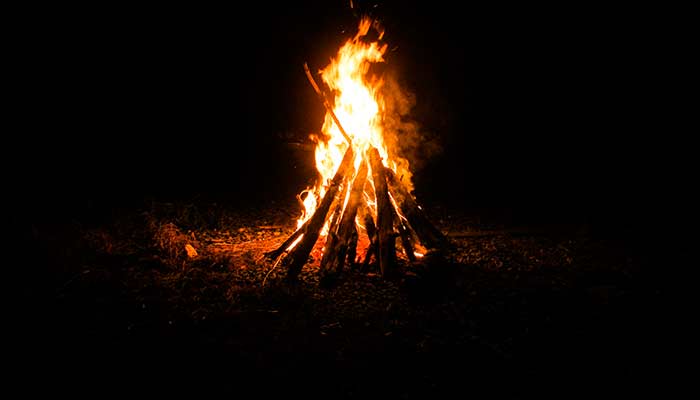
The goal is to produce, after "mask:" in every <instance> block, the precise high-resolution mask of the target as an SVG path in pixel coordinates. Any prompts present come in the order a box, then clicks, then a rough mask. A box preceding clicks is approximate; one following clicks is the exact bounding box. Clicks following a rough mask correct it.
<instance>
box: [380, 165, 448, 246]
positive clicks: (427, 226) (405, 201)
mask: <svg viewBox="0 0 700 400" xmlns="http://www.w3.org/2000/svg"><path fill="white" fill-rule="evenodd" d="M386 175H387V182H388V183H389V191H390V192H391V193H392V194H393V196H394V199H395V200H396V202H397V205H398V207H399V209H400V210H401V213H402V214H403V216H404V217H406V220H408V223H409V225H410V226H411V228H412V229H413V231H414V232H416V235H417V236H418V239H419V240H420V241H421V243H422V244H423V245H424V246H426V247H427V248H432V249H438V250H443V249H445V248H447V245H448V241H447V238H446V237H445V236H444V235H443V234H442V232H440V231H439V230H438V229H437V228H436V227H435V225H433V224H432V223H431V222H430V220H429V219H428V217H426V216H425V213H423V210H422V209H421V208H420V206H419V205H418V203H416V200H415V199H414V198H413V196H412V195H411V194H410V193H409V192H408V190H407V189H406V187H405V186H404V185H402V184H401V182H399V180H398V179H397V178H396V175H395V174H394V172H393V171H391V170H390V169H388V168H387V169H386Z"/></svg>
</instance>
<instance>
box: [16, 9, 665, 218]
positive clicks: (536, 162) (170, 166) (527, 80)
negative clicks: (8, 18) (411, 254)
mask: <svg viewBox="0 0 700 400" xmlns="http://www.w3.org/2000/svg"><path fill="white" fill-rule="evenodd" d="M355 3H356V9H355V10H354V11H353V10H350V8H349V6H348V5H349V2H347V1H324V2H284V3H283V4H277V3H269V4H268V3H265V2H249V3H241V4H240V5H239V4H236V5H234V6H226V7H222V8H217V7H214V8H207V7H201V6H196V7H195V6H182V7H180V6H170V5H168V6H163V7H147V8H146V7H141V6H139V7H136V6H114V7H113V8H112V7H106V6H100V7H98V8H94V9H84V8H81V9H75V10H71V9H65V8H61V9H58V10H48V9H44V10H40V11H36V13H35V14H33V15H32V16H33V23H34V24H35V25H34V26H42V29H40V30H32V29H30V28H27V35H28V36H29V37H30V38H31V39H32V46H28V47H27V48H26V49H25V51H26V52H27V55H30V56H31V57H28V58H27V59H26V61H25V63H26V68H25V69H26V72H28V74H29V76H30V78H31V79H29V78H28V79H27V82H26V88H27V89H26V91H25V93H24V96H26V101H27V102H31V103H32V104H37V105H38V108H37V109H40V110H41V111H40V112H39V113H38V115H31V118H28V122H27V125H26V126H25V131H26V135H22V137H21V138H20V139H19V140H20V142H22V144H23V145H25V146H26V148H27V149H28V151H29V156H28V159H27V161H26V162H27V163H28V164H31V165H34V164H41V165H45V166H47V168H42V169H40V170H39V171H38V172H37V173H36V175H35V177H34V178H35V179H33V180H31V181H25V180H21V182H20V186H22V191H23V192H24V193H27V194H29V196H28V197H29V198H31V199H38V200H34V201H37V202H38V203H41V204H42V205H44V206H45V205H46V204H45V200H44V199H45V198H46V196H49V197H50V198H52V201H51V203H52V204H56V207H57V208H61V209H72V208H74V207H77V209H80V208H81V207H83V206H84V205H85V204H88V203H89V204H95V203H97V204H106V205H107V207H112V206H119V205H121V204H122V203H123V204H137V203H138V202H139V201H141V200H142V199H143V198H144V197H147V196H161V197H162V198H171V197H172V198H191V197H196V196H200V195H201V196H209V195H211V196H213V197H220V198H224V199H235V198H238V197H240V193H241V192H242V191H244V190H245V191H247V192H248V193H250V194H251V195H252V196H253V197H254V198H256V199H258V200H264V199H268V198H273V197H275V196H277V197H279V195H280V192H284V193H283V195H285V196H286V195H287V194H288V193H296V192H298V191H299V190H300V189H301V188H303V186H304V185H305V183H306V182H307V181H308V180H309V179H310V178H312V177H309V176H300V174H299V173H298V169H297V168H296V167H297V166H298V165H297V164H299V160H298V159H295V158H294V157H293V156H291V155H290V152H289V147H288V144H287V143H288V142H294V141H302V142H303V141H305V140H306V138H307V135H308V134H309V133H311V132H313V131H314V130H317V129H319V127H320V124H321V121H322V116H323V113H324V110H323V108H322V105H321V104H320V103H319V102H318V100H317V98H316V97H315V96H314V93H313V91H312V90H311V88H310V86H309V85H308V82H307V81H306V79H305V76H304V74H303V69H302V66H303V63H304V62H305V61H308V62H309V63H310V65H311V66H312V68H316V69H319V68H322V67H323V66H325V65H326V64H327V62H328V60H329V58H330V57H331V56H333V54H334V53H335V52H336V50H337V49H338V47H339V46H340V45H341V44H342V43H343V42H344V41H345V40H347V38H348V37H350V36H351V35H353V34H354V33H355V28H356V24H357V14H358V13H371V14H372V15H374V16H375V17H377V18H379V19H380V20H381V21H382V22H383V23H384V26H385V27H386V36H385V39H386V42H387V43H388V44H389V46H390V48H391V49H392V50H391V51H390V52H389V53H388V54H387V55H386V59H387V68H390V69H391V70H392V71H394V72H396V73H397V76H399V78H400V80H401V82H402V84H403V85H404V87H405V88H406V89H407V90H409V91H410V92H412V93H413V94H415V98H416V107H415V111H414V113H413V117H414V118H415V120H416V121H417V122H418V123H420V124H421V126H422V131H424V132H425V133H426V135H428V136H429V137H430V138H431V140H433V141H434V142H435V143H438V144H439V146H440V147H441V148H442V151H441V152H440V153H439V154H436V155H435V156H434V157H431V158H430V159H428V160H421V163H420V166H421V169H420V170H417V171H415V181H416V186H417V194H419V195H420V196H423V197H424V198H425V200H426V201H431V200H433V199H434V200H436V201H444V202H448V203H453V204H457V205H460V206H463V207H477V208H479V207H502V208H509V209H517V210H521V211H522V210H525V212H526V213H528V212H532V213H533V214H532V215H535V216H537V217H542V218H550V219H553V220H556V219H557V218H560V217H561V218H562V219H563V220H565V219H567V218H569V217H571V216H573V217H575V218H574V219H576V218H579V217H584V218H588V217H589V216H591V215H617V216H619V215H620V213H621V212H622V213H627V212H629V211H628V210H630V209H631V208H634V207H635V205H636V204H638V203H637V201H638V199H639V197H643V195H644V193H645V190H646V188H645V183H644V182H645V180H646V179H647V178H648V177H649V176H650V174H651V173H652V168H650V167H648V166H647V165H648V164H647V163H646V161H647V159H648V154H646V153H647V151H648V150H649V149H650V148H651V147H652V144H651V143H649V139H645V138H644V137H645V135H638V131H639V128H640V127H642V126H647V125H649V124H650V123H652V122H653V119H654V118H655V117H654V116H653V115H649V113H648V112H646V111H644V110H643V109H642V108H641V107H639V105H640V104H642V103H644V102H645V101H646V97H645V96H648V95H647V94H646V93H645V88H644V86H643V85H640V81H641V80H642V79H643V73H642V71H641V66H640V65H642V62H641V60H639V59H638V55H639V52H638V51H639V49H640V48H641V47H643V46H644V45H645V37H644V36H643V34H642V32H641V31H638V30H637V28H636V27H635V23H634V12H635V10H633V9H622V8H620V9H612V8H589V9H586V8H585V7H583V6H582V7H580V8H579V7H574V6H566V7H559V8H557V7H554V8H552V7H546V8H533V7H532V6H518V7H515V8H512V7H510V6H509V7H506V6H505V5H504V6H491V7H488V8H487V7H477V6H471V5H461V4H460V5H458V4H456V3H454V4H453V2H426V1H422V2H392V1H384V2H355ZM443 3H444V4H443ZM375 4H376V6H375ZM57 16H60V18H58V17H57ZM38 137H42V140H41V141H38V140H37V138H38ZM416 165H418V164H416ZM295 169H297V171H296V172H295ZM630 214H632V213H630ZM631 218H632V216H631V215H630V219H631ZM579 219H580V218H579Z"/></svg>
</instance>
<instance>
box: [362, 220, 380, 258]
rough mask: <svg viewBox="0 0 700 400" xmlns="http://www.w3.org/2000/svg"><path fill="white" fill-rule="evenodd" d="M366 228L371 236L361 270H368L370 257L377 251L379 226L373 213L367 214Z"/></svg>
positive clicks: (368, 235)
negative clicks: (375, 222)
mask: <svg viewBox="0 0 700 400" xmlns="http://www.w3.org/2000/svg"><path fill="white" fill-rule="evenodd" d="M365 229H366V230H367V237H369V246H368V247H367V253H366V254H365V259H364V261H362V268H361V271H367V267H368V266H369V261H370V259H371V258H372V256H373V255H375V254H376V253H377V242H378V240H377V227H376V226H375V225H374V220H373V219H372V215H370V214H369V213H368V214H366V215H365Z"/></svg>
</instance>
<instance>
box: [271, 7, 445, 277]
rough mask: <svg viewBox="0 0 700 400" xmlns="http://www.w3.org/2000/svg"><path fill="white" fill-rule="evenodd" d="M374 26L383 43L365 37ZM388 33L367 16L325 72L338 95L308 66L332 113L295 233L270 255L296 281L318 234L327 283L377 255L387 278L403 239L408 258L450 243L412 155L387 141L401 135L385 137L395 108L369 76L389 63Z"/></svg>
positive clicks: (303, 196)
mask: <svg viewBox="0 0 700 400" xmlns="http://www.w3.org/2000/svg"><path fill="white" fill-rule="evenodd" d="M372 28H374V29H375V30H376V32H377V33H378V41H373V42H369V43H368V42H365V41H364V40H363V39H365V38H366V37H367V35H368V33H369V31H370V29H372ZM383 34H384V32H383V30H382V28H381V26H380V25H379V24H378V23H377V22H376V21H375V22H373V21H372V20H371V19H369V18H363V19H361V21H360V23H359V27H358V32H357V34H356V35H355V37H354V38H353V39H351V40H348V41H347V42H346V43H345V44H344V45H343V46H342V47H341V48H340V50H339V51H338V54H337V56H336V57H335V58H334V59H332V60H331V63H330V64H329V65H328V66H326V68H324V69H323V70H321V71H320V75H321V78H322V79H323V82H324V83H325V84H326V85H327V86H328V87H329V88H330V89H331V90H332V92H333V93H334V94H335V98H334V99H333V100H332V101H331V99H330V98H329V96H328V95H327V94H326V93H325V91H324V90H322V89H321V88H320V87H319V85H318V84H317V83H316V81H315V79H314V76H313V74H312V73H311V71H310V70H309V68H308V66H307V65H304V68H305V71H306V74H307V77H308V79H309V81H310V83H311V85H312V86H313V88H314V90H315V91H316V93H317V94H318V95H319V97H320V98H321V100H322V102H323V104H324V106H325V107H326V111H327V112H326V116H325V120H324V123H323V126H322V128H321V131H322V134H321V135H318V136H315V137H314V139H315V141H316V151H315V158H316V168H317V170H318V173H319V179H318V182H317V184H316V185H315V186H314V187H312V188H307V189H306V190H304V191H303V192H302V193H301V194H300V195H299V198H300V199H301V200H302V203H303V206H304V210H303V212H302V215H301V217H300V218H299V219H298V221H297V230H296V232H294V233H293V234H292V235H291V236H290V237H289V238H288V239H287V240H286V241H285V242H284V243H282V245H280V246H279V247H278V248H277V249H275V250H273V251H270V252H268V253H267V254H268V256H270V257H273V258H277V259H278V262H280V261H281V262H282V263H283V265H285V266H286V267H287V269H288V277H289V278H291V279H294V278H296V276H297V275H298V274H299V272H300V271H301V268H302V267H303V265H304V264H306V262H307V260H308V258H309V254H310V253H311V251H312V249H313V248H314V246H315V244H316V242H317V241H318V239H319V238H323V239H325V242H324V246H323V256H322V258H321V264H320V267H321V274H322V277H323V278H324V279H325V281H332V280H333V279H334V278H337V277H338V276H339V275H340V273H341V271H342V269H343V267H344V265H345V264H346V263H348V264H350V265H357V264H361V265H363V266H364V267H367V265H368V264H369V263H370V261H371V260H372V259H373V258H374V259H375V260H376V261H377V262H378V264H379V267H380V270H381V273H382V276H384V277H393V276H394V275H395V274H396V272H397V271H396V239H397V238H400V242H401V247H402V248H403V254H404V255H405V257H406V258H407V259H408V260H409V261H415V260H416V258H417V257H421V256H422V255H423V254H425V253H426V252H427V251H429V250H441V249H443V248H444V247H445V245H446V242H447V241H446V238H445V236H444V235H442V233H441V232H440V231H439V230H438V229H436V228H435V227H434V226H433V225H432V224H431V223H430V221H429V220H428V219H427V218H426V217H425V215H424V213H423V211H422V210H421V208H420V206H419V205H418V204H417V202H416V200H415V199H414V197H413V195H412V194H411V189H412V184H411V172H410V170H409V168H408V161H407V160H406V159H405V158H403V157H401V156H400V155H399V154H397V149H395V148H391V147H390V146H388V144H389V143H395V142H396V139H400V138H392V139H394V140H391V141H390V140H387V139H388V138H389V137H390V136H392V135H394V136H395V135H396V134H397V133H396V132H393V131H392V130H390V129H387V127H386V124H385V121H386V120H387V119H388V118H389V116H388V115H387V114H388V113H389V112H390V111H389V110H388V108H387V106H386V102H385V98H384V96H385V93H386V90H388V89H385V86H384V80H383V79H381V78H380V77H375V76H370V74H369V68H370V64H371V63H380V62H383V61H384V58H383V57H384V54H385V52H386V49H387V45H386V44H381V43H380V41H381V40H382V38H383ZM358 243H360V244H362V243H364V244H365V245H364V246H362V245H358Z"/></svg>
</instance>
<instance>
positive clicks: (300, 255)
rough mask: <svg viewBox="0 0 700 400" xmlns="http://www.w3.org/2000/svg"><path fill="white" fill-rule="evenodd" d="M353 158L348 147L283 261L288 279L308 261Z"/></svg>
mask: <svg viewBox="0 0 700 400" xmlns="http://www.w3.org/2000/svg"><path fill="white" fill-rule="evenodd" d="M353 158H354V153H353V151H352V146H350V147H348V149H347V150H346V151H345V156H343V161H342V162H341V163H340V166H339V167H338V170H337V171H336V173H335V176H334V177H333V179H332V180H331V184H330V187H329V188H328V191H327V192H326V194H325V196H324V197H323V200H321V204H320V205H319V206H318V208H317V209H316V211H315V212H314V214H313V215H312V216H311V218H310V219H309V221H308V225H307V226H306V230H305V231H304V234H303V236H302V238H301V241H300V242H299V243H298V244H297V245H296V246H295V247H294V248H293V249H292V250H291V252H290V253H289V255H288V256H287V258H286V259H285V264H286V265H287V269H288V272H287V277H288V278H289V279H295V278H296V277H297V275H299V272H301V268H302V267H303V266H304V264H305V263H306V261H307V260H308V258H309V253H311V250H312V249H313V247H314V245H315V244H316V240H318V236H319V234H320V232H321V228H323V224H324V223H325V222H326V215H327V214H328V210H329V209H330V208H331V204H332V203H333V201H334V200H335V198H336V194H337V193H338V190H339V188H340V186H341V185H342V183H343V181H344V180H345V176H346V174H347V172H348V170H349V169H350V167H352V164H353Z"/></svg>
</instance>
